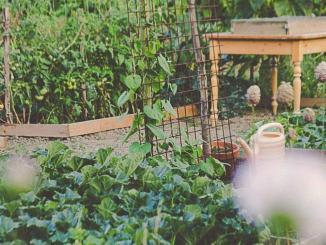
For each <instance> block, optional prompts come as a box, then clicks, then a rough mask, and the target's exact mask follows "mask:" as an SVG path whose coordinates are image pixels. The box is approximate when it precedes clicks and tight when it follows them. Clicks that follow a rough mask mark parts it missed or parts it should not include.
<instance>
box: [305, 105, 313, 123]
mask: <svg viewBox="0 0 326 245" xmlns="http://www.w3.org/2000/svg"><path fill="white" fill-rule="evenodd" d="M303 118H304V120H305V121H306V122H315V120H316V114H315V111H314V110H313V109H311V108H309V107H307V108H305V109H304V111H303Z"/></svg>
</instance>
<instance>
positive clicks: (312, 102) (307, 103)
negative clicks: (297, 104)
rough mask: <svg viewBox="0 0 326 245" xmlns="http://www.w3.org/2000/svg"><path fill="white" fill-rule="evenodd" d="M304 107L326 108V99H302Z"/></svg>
mask: <svg viewBox="0 0 326 245" xmlns="http://www.w3.org/2000/svg"><path fill="white" fill-rule="evenodd" d="M301 106H302V107H313V106H318V107H322V106H326V98H301Z"/></svg>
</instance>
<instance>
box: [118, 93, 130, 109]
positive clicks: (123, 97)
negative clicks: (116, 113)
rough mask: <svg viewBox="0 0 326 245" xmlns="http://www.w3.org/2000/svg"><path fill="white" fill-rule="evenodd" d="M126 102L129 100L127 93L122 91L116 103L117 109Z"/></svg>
mask: <svg viewBox="0 0 326 245" xmlns="http://www.w3.org/2000/svg"><path fill="white" fill-rule="evenodd" d="M128 100H129V92H128V91H124V92H123V93H122V94H121V95H120V97H119V99H118V102H117V105H118V107H122V106H123V105H124V104H125V103H126V102H127V101H128Z"/></svg>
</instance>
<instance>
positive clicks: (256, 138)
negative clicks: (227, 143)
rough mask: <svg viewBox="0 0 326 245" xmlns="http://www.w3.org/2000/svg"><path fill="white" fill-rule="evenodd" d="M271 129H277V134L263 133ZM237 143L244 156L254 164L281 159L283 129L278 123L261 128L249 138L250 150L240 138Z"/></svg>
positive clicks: (283, 140) (283, 149)
mask: <svg viewBox="0 0 326 245" xmlns="http://www.w3.org/2000/svg"><path fill="white" fill-rule="evenodd" d="M272 128H276V129H278V132H271V131H265V130H267V129H272ZM238 142H239V144H240V145H241V146H242V147H243V149H244V151H245V154H246V155H247V156H248V157H249V158H250V159H251V160H253V161H254V162H256V161H259V162H263V161H268V160H276V159H282V158H283V157H284V154H285V135H284V128H283V126H282V124H280V123H268V124H264V125H263V126H261V127H260V128H259V129H258V131H257V132H256V134H254V135H253V136H252V137H251V140H250V145H251V148H250V147H249V145H248V144H247V143H246V142H245V141H244V140H243V139H241V138H238Z"/></svg>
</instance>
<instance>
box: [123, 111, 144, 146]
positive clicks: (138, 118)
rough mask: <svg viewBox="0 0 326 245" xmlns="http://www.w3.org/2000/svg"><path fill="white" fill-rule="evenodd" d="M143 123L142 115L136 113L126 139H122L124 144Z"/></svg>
mask: <svg viewBox="0 0 326 245" xmlns="http://www.w3.org/2000/svg"><path fill="white" fill-rule="evenodd" d="M143 123H144V114H142V113H138V114H136V115H135V117H134V120H133V121H132V124H131V127H130V130H129V132H128V134H127V135H126V137H125V138H124V139H123V141H124V142H126V141H127V140H128V139H129V138H130V137H131V136H132V135H133V134H135V133H136V132H137V131H138V130H139V128H140V126H141V125H143Z"/></svg>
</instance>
